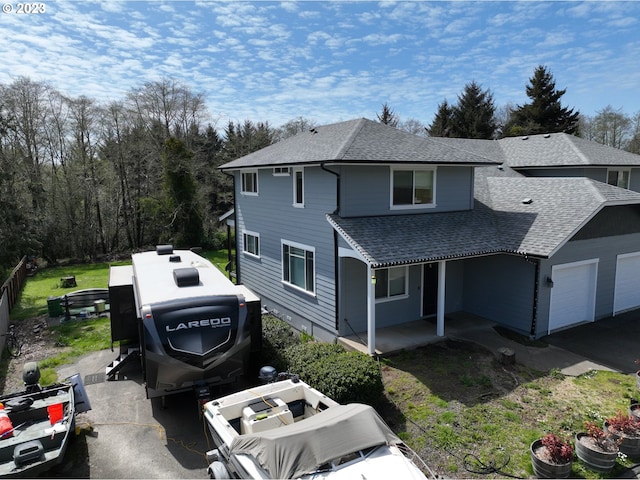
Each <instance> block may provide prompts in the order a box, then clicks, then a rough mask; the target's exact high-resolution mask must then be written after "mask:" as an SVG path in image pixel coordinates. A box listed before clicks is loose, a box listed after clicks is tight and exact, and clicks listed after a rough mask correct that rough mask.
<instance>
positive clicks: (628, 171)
mask: <svg viewBox="0 0 640 480" xmlns="http://www.w3.org/2000/svg"><path fill="white" fill-rule="evenodd" d="M609 172H618V180H620V174H621V173H622V172H627V173H628V174H629V175H628V176H627V183H628V185H627V186H626V187H619V186H618V185H617V184H616V185H614V186H615V187H618V188H626V189H629V188H630V187H631V168H607V184H609V185H611V184H610V183H609Z"/></svg>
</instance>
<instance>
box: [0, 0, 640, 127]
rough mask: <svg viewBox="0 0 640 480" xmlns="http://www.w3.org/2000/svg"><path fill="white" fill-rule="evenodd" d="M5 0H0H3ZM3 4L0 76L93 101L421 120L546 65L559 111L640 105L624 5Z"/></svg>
mask: <svg viewBox="0 0 640 480" xmlns="http://www.w3.org/2000/svg"><path fill="white" fill-rule="evenodd" d="M8 1H9V0H3V2H4V3H3V4H4V5H5V8H7V7H6V5H7V4H8ZM41 3H43V4H44V6H45V12H44V13H38V14H34V13H32V14H18V13H16V9H17V6H18V4H17V2H16V3H13V4H9V5H10V6H12V7H13V12H10V13H2V14H0V39H3V41H1V42H0V58H1V59H2V61H1V64H0V65H1V66H0V83H2V84H9V83H11V82H12V81H13V80H14V79H15V78H17V77H19V76H27V77H29V78H31V79H32V80H37V81H44V82H47V83H49V84H51V85H52V86H53V87H55V88H56V89H58V90H59V91H61V92H62V93H64V94H66V95H69V96H72V97H76V96H80V95H85V96H88V97H90V98H94V99H96V100H98V101H99V102H105V103H106V102H109V101H113V100H121V99H123V98H124V97H125V95H126V93H127V92H128V91H130V90H131V89H133V88H137V87H140V86H142V85H143V84H144V83H145V82H147V81H154V80H158V79H160V78H163V77H165V78H170V79H173V80H177V81H179V82H182V83H184V84H186V85H187V86H189V87H190V88H191V90H192V91H193V92H196V93H202V94H203V95H204V96H205V98H206V101H207V107H208V110H209V112H210V114H211V121H212V122H216V123H217V124H218V126H219V127H220V126H224V125H225V124H226V122H227V121H229V120H232V121H244V120H245V119H249V120H252V121H268V122H269V123H270V124H271V125H272V126H274V127H277V126H280V125H282V124H283V123H285V122H286V121H288V120H291V119H294V118H296V117H300V116H301V117H304V118H307V119H310V120H313V121H315V122H317V123H318V124H325V123H332V122H337V121H342V120H348V119H352V118H358V117H366V118H371V119H375V118H376V113H379V112H380V111H381V107H382V104H383V103H385V102H386V103H388V104H389V106H390V107H391V108H392V109H393V110H394V112H395V113H396V114H398V115H399V116H400V119H401V120H407V119H415V120H418V121H420V122H421V123H423V124H429V123H430V122H431V121H432V120H433V116H434V114H435V112H436V109H437V106H438V104H440V103H441V102H442V101H443V100H444V99H447V100H448V101H449V102H450V103H451V102H455V101H456V98H457V95H458V94H459V93H460V92H461V91H462V90H463V88H464V86H465V84H467V83H469V82H471V81H472V80H475V81H476V82H477V83H479V84H480V85H481V86H482V88H485V89H486V88H489V89H490V90H491V92H492V93H493V95H494V101H495V104H496V106H498V107H501V106H503V105H505V104H507V103H512V104H522V103H525V102H526V101H528V99H527V97H526V96H525V85H526V84H527V83H528V79H529V78H530V77H531V75H532V73H533V70H534V69H535V68H536V66H538V65H540V64H543V65H546V66H547V67H548V68H549V70H550V71H551V72H552V74H553V75H554V78H555V80H556V86H557V88H566V89H567V93H566V94H565V96H564V97H563V98H562V102H563V105H564V106H568V107H572V108H575V109H577V110H579V111H580V112H581V113H584V114H586V115H594V114H595V113H596V112H597V111H598V110H600V109H602V108H604V107H606V106H607V105H611V106H613V107H614V108H616V109H618V108H621V109H622V111H623V112H624V113H626V114H628V115H632V114H635V113H636V112H640V2H637V1H626V2H617V1H587V2H578V1H569V2H563V1H544V2H536V1H497V2H489V1H474V2H463V1H455V2H444V1H418V2H411V1H397V2H372V1H351V2H340V1H328V0H327V1H298V2H295V1H282V2H272V1H254V2H251V1H228V2H224V1H217V0H215V1H214V0H201V1H197V2H193V1H159V0H156V1H144V0H139V1H132V0H129V1H122V2H119V1H109V0H101V1H96V2H92V1H84V0H74V1H52V0H44V1H43V2H41Z"/></svg>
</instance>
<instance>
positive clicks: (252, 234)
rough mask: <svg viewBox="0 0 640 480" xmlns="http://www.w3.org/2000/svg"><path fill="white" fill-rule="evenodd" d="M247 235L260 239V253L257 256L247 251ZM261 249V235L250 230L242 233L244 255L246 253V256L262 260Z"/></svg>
mask: <svg viewBox="0 0 640 480" xmlns="http://www.w3.org/2000/svg"><path fill="white" fill-rule="evenodd" d="M245 235H250V236H252V237H256V238H257V239H258V253H257V254H255V253H253V252H250V251H248V250H246V249H245ZM260 247H261V240H260V234H259V233H257V232H252V231H250V230H243V231H242V253H244V254H245V255H247V256H249V257H253V258H260Z"/></svg>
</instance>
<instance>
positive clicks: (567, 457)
mask: <svg viewBox="0 0 640 480" xmlns="http://www.w3.org/2000/svg"><path fill="white" fill-rule="evenodd" d="M542 445H544V447H545V448H546V454H547V455H548V456H549V459H550V460H551V462H552V463H555V464H558V465H562V464H565V463H568V462H570V461H571V460H572V459H573V448H572V447H571V444H570V443H569V442H568V441H566V440H563V439H561V438H560V437H558V436H557V435H556V434H555V433H548V434H547V435H545V436H544V437H542Z"/></svg>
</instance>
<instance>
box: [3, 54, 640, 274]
mask: <svg viewBox="0 0 640 480" xmlns="http://www.w3.org/2000/svg"><path fill="white" fill-rule="evenodd" d="M564 93H565V90H556V88H555V82H554V81H553V77H552V75H551V74H550V72H548V70H547V69H546V68H545V67H542V66H541V67H538V68H537V69H536V70H535V72H534V76H533V77H532V78H531V79H530V85H529V86H527V95H528V96H529V98H530V99H531V102H530V103H528V104H525V105H522V106H509V105H508V106H506V107H504V108H502V109H501V110H498V109H497V108H496V107H495V105H494V102H493V96H492V94H491V92H490V90H488V89H487V90H483V89H482V88H481V86H480V85H478V84H477V83H476V82H471V83H470V84H468V85H467V86H465V89H464V91H463V92H462V93H461V94H460V95H459V96H458V99H457V102H456V103H455V104H449V103H447V101H444V102H442V104H440V105H439V107H438V111H437V112H436V114H435V116H434V119H433V121H432V123H431V124H429V125H428V126H424V125H422V124H421V123H420V122H419V121H417V120H414V119H408V120H405V121H400V119H399V118H398V116H397V115H396V114H395V113H394V112H393V110H392V109H391V108H390V107H389V105H388V104H386V103H385V104H384V105H383V109H382V112H381V113H380V114H378V115H377V116H378V120H379V121H380V122H382V123H387V124H390V125H393V126H395V127H397V128H400V129H402V130H405V131H409V132H411V133H414V134H419V135H432V136H451V137H466V138H498V137H500V136H507V135H523V134H533V133H541V132H545V133H547V132H555V131H566V132H568V133H573V134H579V135H582V136H584V137H586V138H589V139H592V140H595V141H598V142H601V143H605V144H607V145H611V146H615V147H617V148H625V149H628V150H630V151H635V152H636V153H640V131H639V129H640V113H639V114H636V116H635V117H628V116H627V115H625V114H623V113H622V112H621V111H619V110H614V109H613V108H612V107H606V108H605V109H603V110H602V111H601V112H599V113H598V115H596V117H594V118H592V119H589V118H585V117H584V116H581V115H580V114H579V113H578V112H574V111H573V110H572V109H568V108H566V107H563V106H562V105H561V103H560V98H561V97H562V95H564ZM216 123H217V122H216V121H214V120H212V119H211V115H210V113H209V112H208V111H207V107H206V104H205V100H204V96H203V95H202V94H201V93H196V92H193V91H192V90H191V89H190V88H189V87H188V86H186V85H184V84H182V83H180V82H176V81H174V80H171V79H161V80H158V81H154V82H147V83H145V84H143V85H142V86H140V87H138V88H135V89H132V90H131V91H129V92H128V93H127V94H126V95H125V97H124V98H123V99H120V100H117V101H113V102H110V103H108V104H100V103H98V102H97V101H95V100H94V99H91V98H87V97H85V96H80V97H71V96H68V95H65V94H63V93H61V92H59V91H58V90H56V89H55V88H53V87H51V86H50V85H48V84H47V83H45V82H38V81H33V80H31V79H29V78H26V77H20V78H17V79H16V80H14V81H13V82H12V83H11V84H8V85H2V84H0V245H1V246H2V248H1V249H0V273H4V272H3V270H6V269H7V268H10V267H11V266H13V265H15V264H16V263H17V261H18V260H19V259H20V258H21V257H22V256H23V255H25V254H27V255H35V256H37V257H40V258H44V259H45V260H46V261H47V262H49V263H55V262H57V261H59V260H61V259H64V258H72V259H80V260H92V259H98V258H101V257H103V256H107V255H109V254H111V253H115V252H128V251H136V250H140V249H143V248H147V247H149V246H153V245H155V244H157V243H163V242H168V243H173V244H174V245H176V246H177V247H181V248H186V247H191V246H196V245H198V246H204V247H208V248H219V247H220V246H221V245H222V242H223V239H224V233H223V232H224V230H223V229H222V228H221V227H222V226H221V225H220V222H219V220H218V219H219V217H220V216H221V215H222V214H223V213H225V212H227V211H228V210H229V209H230V208H232V207H233V192H232V180H231V178H230V177H229V176H227V175H225V174H223V173H222V172H220V171H219V170H218V168H217V167H218V166H219V165H221V164H223V163H226V162H228V161H231V160H234V159H236V158H239V157H241V156H243V155H246V154H249V153H251V152H253V151H256V150H259V149H261V148H263V147H265V146H267V145H270V144H272V143H274V142H277V141H280V140H282V139H284V138H287V137H289V136H292V135H295V134H297V133H300V132H302V131H305V130H309V129H311V128H313V127H315V126H317V124H316V122H314V121H312V120H309V119H306V118H303V117H297V118H295V119H293V120H290V121H289V122H287V123H285V124H284V125H282V126H280V127H277V128H274V127H272V126H271V125H269V123H268V122H253V121H251V120H245V121H244V122H235V123H234V122H228V123H227V125H225V127H224V128H217V125H216Z"/></svg>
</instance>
